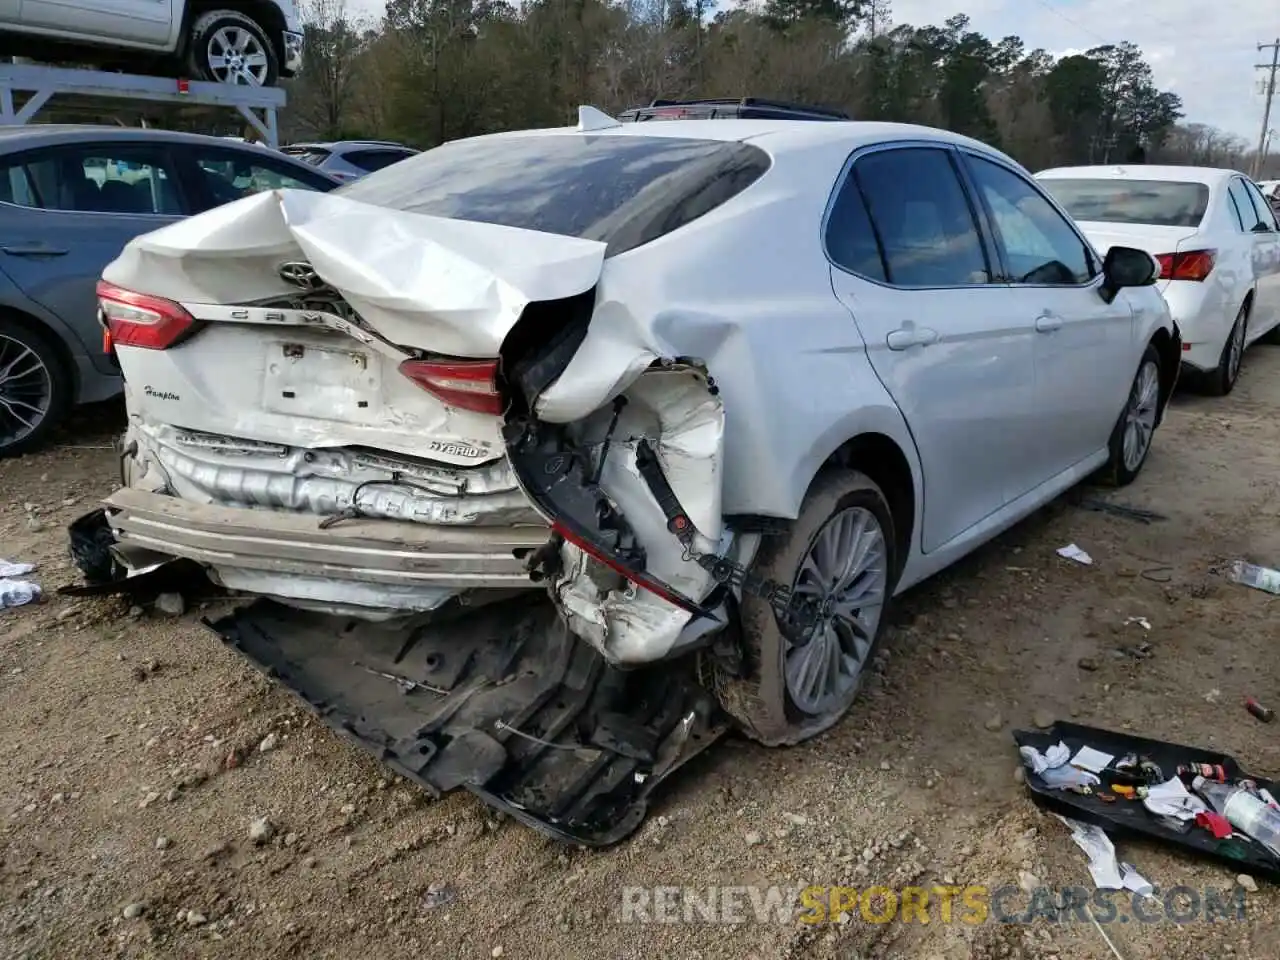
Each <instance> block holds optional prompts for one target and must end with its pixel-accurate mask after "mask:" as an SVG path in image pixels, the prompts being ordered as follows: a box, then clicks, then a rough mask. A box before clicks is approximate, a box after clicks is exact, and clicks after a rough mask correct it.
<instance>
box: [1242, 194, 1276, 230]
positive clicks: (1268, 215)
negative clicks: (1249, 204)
mask: <svg viewBox="0 0 1280 960" xmlns="http://www.w3.org/2000/svg"><path fill="white" fill-rule="evenodd" d="M1244 189H1245V192H1246V193H1247V194H1249V199H1250V200H1252V201H1253V208H1254V210H1255V211H1256V212H1257V214H1258V221H1259V222H1260V223H1262V224H1263V225H1265V226H1267V227H1269V228H1270V229H1271V230H1275V229H1276V214H1275V211H1274V210H1273V209H1272V208H1271V204H1270V203H1268V202H1267V198H1266V197H1264V196H1263V195H1262V191H1261V190H1259V189H1258V188H1257V186H1256V185H1255V184H1253V183H1246V184H1245V185H1244Z"/></svg>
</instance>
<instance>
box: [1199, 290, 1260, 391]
mask: <svg viewBox="0 0 1280 960" xmlns="http://www.w3.org/2000/svg"><path fill="white" fill-rule="evenodd" d="M1248 331H1249V304H1247V303H1246V304H1243V305H1241V307H1240V312H1239V313H1238V314H1236V322H1235V323H1233V324H1232V325H1231V332H1230V333H1228V334H1227V342H1226V343H1224V344H1223V345H1222V356H1221V357H1219V358H1218V365H1217V367H1215V368H1214V369H1212V370H1210V371H1209V372H1208V373H1207V374H1206V375H1205V379H1204V385H1205V391H1206V392H1207V393H1208V394H1209V395H1210V396H1214V397H1225V396H1226V395H1227V394H1229V393H1230V392H1231V391H1232V390H1234V389H1235V388H1236V381H1237V380H1239V379H1240V366H1241V364H1242V363H1243V362H1244V347H1245V340H1246V339H1247V334H1248Z"/></svg>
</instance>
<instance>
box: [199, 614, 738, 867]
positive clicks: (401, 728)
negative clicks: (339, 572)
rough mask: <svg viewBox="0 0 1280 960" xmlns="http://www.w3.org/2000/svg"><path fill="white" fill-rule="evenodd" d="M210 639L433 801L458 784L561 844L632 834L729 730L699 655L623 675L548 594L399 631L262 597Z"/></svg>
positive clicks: (603, 841) (600, 842) (220, 624)
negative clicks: (667, 789) (688, 765)
mask: <svg viewBox="0 0 1280 960" xmlns="http://www.w3.org/2000/svg"><path fill="white" fill-rule="evenodd" d="M206 625H207V626H209V627H210V628H211V629H212V630H213V631H214V632H215V633H217V634H218V636H220V637H221V638H222V639H223V640H224V641H225V642H226V643H228V644H230V645H231V646H232V647H234V648H235V649H236V650H238V651H239V652H240V653H241V654H242V655H244V656H245V657H246V658H248V660H249V661H250V662H251V663H253V664H254V666H256V667H257V668H258V669H260V670H262V671H263V672H264V673H266V674H267V676H269V677H271V678H272V679H274V680H276V681H277V682H279V683H280V684H282V685H283V686H284V687H286V688H287V689H289V690H290V691H292V692H293V693H294V694H296V695H297V696H298V697H300V698H301V699H302V700H303V701H305V702H306V703H307V704H308V705H309V706H310V707H311V708H312V709H313V710H314V711H315V712H316V713H317V714H318V715H319V716H320V717H321V719H323V720H324V721H325V723H327V724H328V725H329V726H330V727H332V728H333V729H334V730H336V731H337V732H339V733H341V734H343V735H344V736H346V737H348V738H349V739H351V740H353V741H354V742H356V743H357V744H358V745H360V746H361V747H363V748H364V749H366V750H368V751H369V752H371V753H372V754H373V755H374V756H376V757H377V758H378V759H379V760H381V761H382V762H383V763H385V764H386V765H387V766H388V767H390V768H391V769H392V770H394V771H395V772H396V773H398V774H400V775H402V776H404V777H407V778H409V779H410V780H413V781H414V782H415V783H418V784H419V785H421V786H422V787H424V788H426V789H427V790H428V791H430V792H432V794H433V795H438V794H440V793H445V792H448V791H451V790H454V789H456V788H458V787H463V788H465V789H467V790H469V791H471V792H472V793H474V794H475V795H476V796H478V797H479V798H480V799H481V800H483V801H484V802H485V803H487V804H489V805H490V806H492V807H495V808H497V809H499V810H501V811H503V812H504V813H507V814H509V815H511V816H512V817H514V818H515V819H517V820H519V821H521V822H523V823H525V824H526V825H528V826H531V827H534V828H535V829H537V830H540V831H542V832H543V833H546V834H548V835H550V836H552V837H554V838H556V839H559V840H564V841H569V842H573V843H581V844H586V845H588V846H596V847H598V846H606V845H608V844H611V843H615V842H617V841H619V840H622V839H623V838H624V837H626V836H627V835H628V834H630V833H631V832H632V831H633V830H635V829H636V827H638V826H639V825H640V823H641V822H642V821H643V819H644V816H645V811H646V809H647V807H648V803H649V799H650V797H651V796H652V794H653V791H654V789H655V788H656V787H657V786H658V784H660V783H661V782H662V781H663V780H664V779H666V777H667V776H669V775H670V774H671V773H672V772H674V771H675V770H677V769H678V768H679V767H680V766H681V765H682V764H684V763H685V762H686V761H688V760H689V759H690V758H692V757H694V756H696V755H697V754H698V753H700V752H701V751H702V750H704V749H706V748H707V747H708V746H710V745H711V744H712V743H713V742H714V741H715V740H716V739H718V738H719V737H720V736H721V735H722V734H723V733H724V732H725V731H726V729H727V726H726V722H725V720H724V718H723V716H722V714H721V713H720V712H719V709H718V707H717V706H716V705H715V702H714V700H713V699H712V697H711V696H710V695H709V694H708V693H707V692H706V691H705V690H704V689H703V688H702V687H701V686H699V685H698V683H697V679H696V676H695V672H694V667H693V664H692V662H691V661H690V659H689V658H685V660H683V661H676V662H673V663H663V664H655V665H654V666H652V667H647V668H644V669H639V670H629V671H620V670H617V669H614V668H612V667H609V666H607V665H606V663H605V662H604V660H603V659H602V658H601V656H600V654H599V653H598V652H597V651H596V650H595V649H594V648H592V647H591V646H590V645H589V644H587V643H585V642H583V641H582V640H580V639H578V638H577V637H575V636H574V635H572V634H571V633H570V632H569V631H568V630H567V629H566V628H565V626H564V624H563V622H562V621H561V619H560V617H559V616H558V615H557V613H556V611H555V608H554V607H553V606H552V604H551V602H550V601H549V600H548V599H546V598H545V597H543V596H536V597H519V598H516V599H513V600H508V601H504V602H502V603H497V604H492V605H490V606H486V607H483V608H480V609H475V610H467V609H465V608H458V609H457V610H455V611H453V614H452V615H446V616H445V617H443V618H440V617H437V618H436V619H435V620H433V622H432V623H431V624H430V625H429V626H426V627H415V628H406V627H393V626H389V625H385V624H377V623H370V622H367V621H362V620H353V619H349V618H345V617H335V616H329V615H324V614H317V613H306V612H300V611H298V610H294V609H290V608H288V607H284V606H281V605H279V604H276V603H274V602H272V601H269V600H258V601H256V602H254V603H253V604H250V605H249V606H246V607H242V608H240V609H238V610H236V611H234V612H233V613H231V614H229V615H227V616H226V617H223V618H221V619H219V620H217V621H215V622H208V621H206Z"/></svg>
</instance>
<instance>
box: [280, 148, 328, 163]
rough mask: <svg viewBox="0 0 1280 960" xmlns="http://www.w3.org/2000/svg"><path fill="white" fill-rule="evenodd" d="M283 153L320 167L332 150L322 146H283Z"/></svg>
mask: <svg viewBox="0 0 1280 960" xmlns="http://www.w3.org/2000/svg"><path fill="white" fill-rule="evenodd" d="M280 152H281V153H283V154H285V155H286V156H290V157H293V158H294V159H295V160H301V161H302V162H303V163H309V164H311V165H312V166H313V167H318V166H320V164H322V163H324V161H325V158H327V157H328V156H329V154H330V153H331V152H332V151H330V150H325V149H323V148H321V147H282V148H281V150H280Z"/></svg>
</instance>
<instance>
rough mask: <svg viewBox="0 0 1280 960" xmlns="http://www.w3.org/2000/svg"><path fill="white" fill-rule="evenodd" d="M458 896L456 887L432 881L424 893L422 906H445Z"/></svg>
mask: <svg viewBox="0 0 1280 960" xmlns="http://www.w3.org/2000/svg"><path fill="white" fill-rule="evenodd" d="M456 898H457V894H456V893H455V891H454V889H453V888H452V887H450V886H449V885H448V884H446V883H432V884H431V885H430V886H429V887H427V892H426V893H424V894H423V895H422V906H423V908H424V909H426V910H433V909H435V908H436V907H443V906H444V905H445V904H447V903H452V902H453V901H454V900H455V899H456Z"/></svg>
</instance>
